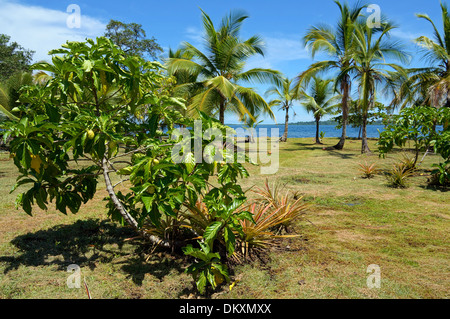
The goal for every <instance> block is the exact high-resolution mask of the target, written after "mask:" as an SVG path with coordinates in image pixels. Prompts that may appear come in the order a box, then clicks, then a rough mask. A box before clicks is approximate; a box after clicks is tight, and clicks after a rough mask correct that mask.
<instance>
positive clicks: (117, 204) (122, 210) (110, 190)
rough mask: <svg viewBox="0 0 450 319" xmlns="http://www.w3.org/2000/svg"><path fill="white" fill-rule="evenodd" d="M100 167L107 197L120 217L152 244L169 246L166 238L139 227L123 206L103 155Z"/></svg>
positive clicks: (170, 245)
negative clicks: (163, 238) (115, 190)
mask: <svg viewBox="0 0 450 319" xmlns="http://www.w3.org/2000/svg"><path fill="white" fill-rule="evenodd" d="M102 168H103V177H104V179H105V184H106V190H107V191H108V194H109V197H110V199H111V201H112V202H113V203H114V206H115V207H116V209H117V210H118V211H119V212H120V214H121V215H122V217H123V218H124V219H125V221H126V222H127V224H128V225H130V226H131V227H132V228H133V229H134V230H135V231H136V232H137V233H138V234H139V235H141V236H142V237H143V238H144V239H145V240H148V241H150V242H152V243H154V244H157V245H160V246H163V247H166V248H169V247H172V244H171V243H170V242H169V241H167V240H162V239H160V238H158V237H156V236H153V235H150V234H148V233H147V232H146V231H144V230H142V229H140V228H139V225H138V223H137V221H136V220H135V219H134V218H133V216H131V215H130V214H129V213H128V212H127V211H126V209H125V207H123V205H122V203H121V202H120V200H119V198H117V195H116V193H115V192H114V187H113V186H112V183H111V179H110V177H109V168H108V159H107V158H106V157H103V160H102Z"/></svg>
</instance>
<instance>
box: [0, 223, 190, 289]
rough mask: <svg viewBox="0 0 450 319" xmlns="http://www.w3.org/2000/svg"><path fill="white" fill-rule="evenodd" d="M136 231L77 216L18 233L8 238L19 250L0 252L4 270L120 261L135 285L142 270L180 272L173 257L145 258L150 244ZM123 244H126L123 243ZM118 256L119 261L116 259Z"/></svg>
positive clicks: (141, 277) (163, 273)
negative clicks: (67, 222) (67, 221)
mask: <svg viewBox="0 0 450 319" xmlns="http://www.w3.org/2000/svg"><path fill="white" fill-rule="evenodd" d="M136 236H137V234H136V232H135V231H133V230H132V229H130V228H126V227H121V226H118V225H117V224H114V223H112V222H111V221H109V220H99V219H87V220H78V221H77V222H75V223H74V224H71V225H57V226H54V227H52V228H49V229H46V230H39V231H37V232H34V233H28V234H25V235H20V236H17V237H16V238H14V239H13V240H12V241H11V244H12V245H14V246H15V247H16V248H18V249H19V253H14V254H11V255H10V256H0V263H4V264H6V267H5V269H4V271H3V272H4V274H7V273H8V272H10V271H12V270H17V269H18V268H19V267H20V266H32V267H37V266H54V265H56V266H57V267H58V269H59V270H64V271H65V270H66V269H67V267H68V266H69V265H70V264H76V265H78V266H80V267H89V268H90V269H91V270H93V269H95V268H96V265H97V263H111V262H114V263H116V264H122V267H121V270H122V271H124V272H125V273H127V274H128V277H129V278H131V279H132V281H133V282H134V283H135V284H137V285H142V282H143V280H144V277H145V274H147V273H150V274H152V275H153V276H155V277H157V278H158V279H159V280H162V279H163V277H164V276H166V275H167V274H168V273H170V272H171V271H172V270H173V269H176V270H178V271H179V272H182V271H183V270H184V269H182V265H180V263H177V262H176V261H175V260H172V261H171V260H168V259H165V258H162V259H161V260H156V257H154V258H153V257H152V260H151V262H149V263H148V262H147V260H146V258H145V257H144V255H145V254H146V253H148V252H149V251H150V249H151V248H152V247H150V245H149V244H147V243H145V242H144V241H142V240H140V239H133V240H129V239H130V238H135V237H136ZM125 245H127V246H126V247H125ZM116 258H120V259H119V260H120V261H119V262H117V261H115V259H116Z"/></svg>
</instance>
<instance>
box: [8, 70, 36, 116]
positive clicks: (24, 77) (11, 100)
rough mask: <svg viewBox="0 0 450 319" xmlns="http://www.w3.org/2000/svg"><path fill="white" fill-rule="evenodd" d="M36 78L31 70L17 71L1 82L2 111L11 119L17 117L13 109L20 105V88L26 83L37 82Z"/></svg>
mask: <svg viewBox="0 0 450 319" xmlns="http://www.w3.org/2000/svg"><path fill="white" fill-rule="evenodd" d="M35 79H36V78H35V77H33V75H32V74H31V73H29V72H17V73H14V74H13V75H11V76H10V77H9V78H8V79H7V80H6V81H4V82H3V83H0V112H2V113H3V114H4V115H6V116H7V117H8V118H10V119H17V117H16V116H15V115H14V114H13V113H14V111H13V109H14V108H15V107H16V106H18V99H19V96H20V89H21V88H22V87H23V86H25V85H32V84H34V83H36V81H35Z"/></svg>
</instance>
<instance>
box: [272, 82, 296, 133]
mask: <svg viewBox="0 0 450 319" xmlns="http://www.w3.org/2000/svg"><path fill="white" fill-rule="evenodd" d="M292 82H293V80H292V79H288V78H284V79H283V81H282V82H281V83H280V84H279V85H275V86H273V87H271V88H269V89H268V90H267V91H266V95H267V96H270V95H274V96H276V98H275V99H273V100H271V101H270V102H269V106H270V107H271V108H273V107H274V106H278V107H279V108H280V110H282V111H285V112H286V116H285V121H284V133H283V135H282V136H281V137H280V142H286V141H287V137H288V126H289V110H290V109H291V107H292V104H293V102H294V99H295V88H294V87H293V84H292Z"/></svg>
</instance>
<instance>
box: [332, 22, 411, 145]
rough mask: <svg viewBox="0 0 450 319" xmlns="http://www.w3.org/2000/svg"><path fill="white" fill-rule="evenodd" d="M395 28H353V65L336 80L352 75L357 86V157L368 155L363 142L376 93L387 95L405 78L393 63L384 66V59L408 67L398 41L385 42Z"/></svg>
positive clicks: (391, 26) (400, 69)
mask: <svg viewBox="0 0 450 319" xmlns="http://www.w3.org/2000/svg"><path fill="white" fill-rule="evenodd" d="M394 28H396V26H395V25H393V24H392V23H391V22H388V21H383V23H382V24H381V27H380V28H371V27H369V26H368V25H367V23H365V22H361V23H358V24H356V27H355V31H354V38H355V40H354V42H355V51H354V55H353V58H354V61H355V63H354V65H352V66H349V67H348V68H346V69H344V70H342V72H341V73H340V74H339V75H338V77H337V78H336V81H339V80H340V79H341V78H342V77H346V76H349V75H354V79H355V80H356V82H357V83H358V93H359V107H360V109H361V114H362V145H361V153H370V148H369V145H368V141H367V117H368V113H369V110H370V109H371V108H373V107H375V101H376V99H377V93H378V92H377V90H378V89H383V90H384V92H385V93H388V92H389V89H390V85H391V83H393V82H394V81H396V80H398V79H399V78H404V79H405V78H407V74H406V71H405V70H404V68H403V67H401V66H400V65H398V64H396V63H392V62H391V63H386V62H385V61H386V59H391V60H395V61H398V62H401V63H408V61H409V56H408V54H407V53H406V52H405V51H404V50H403V45H402V44H401V43H400V42H399V41H389V40H388V39H387V37H388V36H389V32H391V31H392V30H393V29H394Z"/></svg>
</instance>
